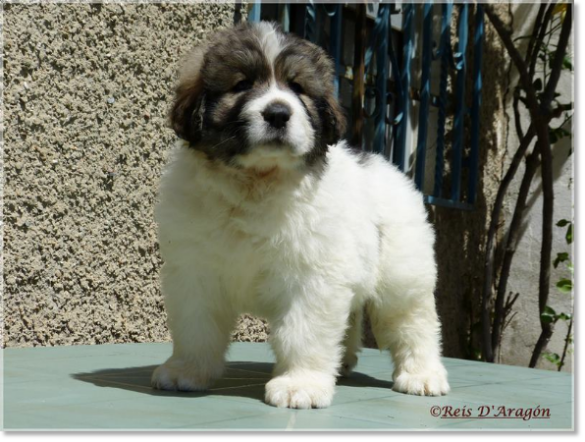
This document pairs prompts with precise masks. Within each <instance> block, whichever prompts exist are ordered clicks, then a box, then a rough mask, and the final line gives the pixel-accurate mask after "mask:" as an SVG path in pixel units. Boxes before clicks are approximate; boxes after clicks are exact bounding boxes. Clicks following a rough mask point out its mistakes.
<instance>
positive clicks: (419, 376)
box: [369, 278, 449, 396]
mask: <svg viewBox="0 0 585 442" xmlns="http://www.w3.org/2000/svg"><path fill="white" fill-rule="evenodd" d="M397 287H402V288H403V290H396V288H397ZM407 287H408V288H407ZM369 315H370V318H371V321H372V331H373V332H374V335H375V337H376V341H377V342H378V346H379V347H380V349H389V350H390V353H391V355H392V359H393V362H394V373H393V375H392V377H393V380H394V386H393V390H395V391H399V392H401V393H408V394H415V395H421V396H423V395H424V396H441V395H444V394H447V393H448V392H449V384H448V383H447V372H446V370H445V368H444V367H443V364H442V362H441V359H440V356H441V342H440V323H439V319H438V316H437V312H436V309H435V300H434V296H433V287H432V286H428V284H425V282H424V278H423V280H417V279H416V278H414V279H409V281H408V283H407V284H398V285H397V286H394V287H393V290H388V289H386V292H385V293H381V294H380V297H379V298H378V300H377V302H372V303H371V304H370V305H369Z"/></svg>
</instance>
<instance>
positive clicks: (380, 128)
mask: <svg viewBox="0 0 585 442" xmlns="http://www.w3.org/2000/svg"><path fill="white" fill-rule="evenodd" d="M378 7H379V8H380V9H379V11H378V17H379V18H380V20H379V21H378V23H376V24H377V25H378V24H379V28H378V38H379V40H378V47H377V50H376V90H377V91H378V94H379V95H378V96H377V97H376V107H377V108H378V112H377V114H376V119H375V132H374V146H373V148H374V149H373V150H374V152H379V153H383V152H384V150H385V149H384V148H385V147H386V114H387V108H388V98H387V95H388V92H387V89H388V86H387V82H388V39H389V36H390V34H389V32H388V28H389V27H390V6H389V5H383V4H381V3H380V5H379V6H378Z"/></svg>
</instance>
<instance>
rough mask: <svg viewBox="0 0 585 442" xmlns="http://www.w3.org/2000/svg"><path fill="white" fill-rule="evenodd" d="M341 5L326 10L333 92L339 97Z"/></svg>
mask: <svg viewBox="0 0 585 442" xmlns="http://www.w3.org/2000/svg"><path fill="white" fill-rule="evenodd" d="M342 8H343V6H342V5H335V7H334V9H333V11H332V12H328V14H329V17H330V19H331V30H330V36H329V50H330V51H331V56H332V57H333V61H334V62H335V94H336V95H337V96H338V97H339V76H340V75H341V72H340V66H341V39H342V36H341V23H342V19H343V16H342V11H343V9H342Z"/></svg>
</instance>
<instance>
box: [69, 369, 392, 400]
mask: <svg viewBox="0 0 585 442" xmlns="http://www.w3.org/2000/svg"><path fill="white" fill-rule="evenodd" d="M273 365H274V364H272V363H266V362H245V361H237V362H228V363H227V369H226V372H225V374H224V376H223V377H222V378H221V379H219V380H218V381H217V382H216V383H215V384H214V385H213V387H212V388H211V389H210V390H208V391H204V392H183V391H162V390H156V389H154V388H152V387H151V386H150V377H151V375H152V372H153V371H154V370H155V368H156V367H157V366H156V365H149V366H143V367H128V368H112V369H103V370H97V371H93V372H89V373H76V374H72V375H71V377H72V378H74V379H76V380H78V381H82V382H88V383H91V384H94V385H95V386H98V387H110V388H119V389H124V390H129V391H133V392H137V393H143V394H148V395H151V396H163V397H164V396H170V397H182V398H187V397H194V398H195V397H211V396H232V397H245V398H250V399H256V400H259V401H262V402H263V401H264V386H265V384H266V382H268V381H269V380H270V378H271V372H272V368H273ZM337 385H338V386H346V387H370V388H372V387H375V388H384V389H388V390H391V389H392V382H388V381H385V380H380V379H376V378H373V377H371V376H368V375H366V374H363V373H360V372H354V373H352V374H351V376H350V377H348V378H339V379H338V381H337Z"/></svg>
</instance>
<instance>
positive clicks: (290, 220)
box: [199, 201, 314, 270]
mask: <svg viewBox="0 0 585 442" xmlns="http://www.w3.org/2000/svg"><path fill="white" fill-rule="evenodd" d="M209 209H211V207H210V206H208V210H205V209H204V210H202V212H201V213H200V214H199V216H202V217H204V218H207V219H208V222H207V223H206V224H207V225H208V227H209V229H210V230H209V231H208V232H201V234H202V235H204V237H205V239H206V240H207V241H206V242H207V243H208V247H207V248H208V250H209V251H212V250H213V251H215V252H216V255H217V258H218V259H220V260H222V261H225V262H227V263H231V264H232V265H236V264H238V265H244V266H246V267H257V268H258V269H259V270H263V269H266V268H267V267H271V266H274V265H281V264H284V263H288V264H293V263H295V262H297V261H299V260H300V261H302V260H304V259H306V257H307V256H306V253H304V252H306V251H307V247H308V246H307V243H308V242H310V241H312V240H314V238H312V235H311V228H310V226H311V224H313V220H312V219H311V218H312V217H311V216H310V214H309V213H307V211H306V210H303V209H302V208H300V207H298V206H296V205H294V204H289V205H288V206H287V205H281V204H278V203H277V202H271V201H267V202H266V204H240V205H231V206H228V205H225V206H221V205H219V204H217V205H216V206H215V210H209Z"/></svg>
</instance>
